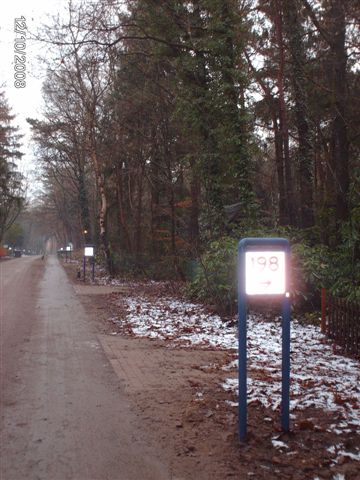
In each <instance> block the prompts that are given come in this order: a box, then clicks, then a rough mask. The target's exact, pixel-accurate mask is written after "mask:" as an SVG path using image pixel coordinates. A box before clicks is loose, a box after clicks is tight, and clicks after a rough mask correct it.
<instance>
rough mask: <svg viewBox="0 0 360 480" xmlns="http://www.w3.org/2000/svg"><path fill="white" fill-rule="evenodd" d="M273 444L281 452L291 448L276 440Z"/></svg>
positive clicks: (272, 440)
mask: <svg viewBox="0 0 360 480" xmlns="http://www.w3.org/2000/svg"><path fill="white" fill-rule="evenodd" d="M271 443H272V446H273V447H274V448H278V449H279V450H282V449H285V450H286V449H288V448H289V446H288V445H286V443H284V442H282V441H281V440H275V439H274V438H272V439H271Z"/></svg>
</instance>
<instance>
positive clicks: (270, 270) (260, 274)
mask: <svg viewBox="0 0 360 480" xmlns="http://www.w3.org/2000/svg"><path fill="white" fill-rule="evenodd" d="M285 292H286V268H285V252H279V251H276V250H273V251H272V250H270V249H269V250H264V251H261V250H257V251H251V250H250V251H246V252H245V293H246V294H247V295H282V294H285Z"/></svg>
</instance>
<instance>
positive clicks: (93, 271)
mask: <svg viewBox="0 0 360 480" xmlns="http://www.w3.org/2000/svg"><path fill="white" fill-rule="evenodd" d="M94 280H95V258H94V257H92V281H93V282H94Z"/></svg>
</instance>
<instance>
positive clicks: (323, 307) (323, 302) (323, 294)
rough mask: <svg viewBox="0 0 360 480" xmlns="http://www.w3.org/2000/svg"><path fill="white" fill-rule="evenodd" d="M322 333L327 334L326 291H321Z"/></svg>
mask: <svg viewBox="0 0 360 480" xmlns="http://www.w3.org/2000/svg"><path fill="white" fill-rule="evenodd" d="M321 333H326V290H325V288H322V289H321Z"/></svg>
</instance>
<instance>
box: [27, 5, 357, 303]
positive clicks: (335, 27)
mask: <svg viewBox="0 0 360 480" xmlns="http://www.w3.org/2000/svg"><path fill="white" fill-rule="evenodd" d="M359 25H360V4H359V2H358V1H357V0H342V1H341V2H339V1H338V0H237V1H235V0H198V1H195V2H188V1H186V2H184V1H179V0H166V1H165V0H127V1H125V2H117V1H114V0H108V1H105V0H104V1H98V2H87V1H83V2H81V1H73V2H70V3H69V9H68V12H67V18H66V19H64V18H62V19H60V18H58V19H55V20H54V23H53V24H51V25H50V24H49V25H47V26H44V27H43V28H42V30H41V31H40V32H39V40H40V41H42V42H45V43H46V44H47V47H48V51H47V55H46V72H47V74H46V78H45V79H44V84H43V96H44V100H45V105H46V107H45V109H44V112H43V115H44V117H43V118H42V119H41V120H39V119H29V122H30V123H31V126H32V130H33V137H34V140H35V142H36V153H37V158H38V163H39V166H40V165H41V172H42V173H41V175H42V180H43V185H44V191H43V196H42V198H41V202H40V204H38V205H37V207H36V208H37V214H38V215H41V218H43V219H44V221H46V222H47V225H48V227H49V229H50V230H49V231H51V232H52V234H53V235H55V236H56V237H57V239H58V243H59V245H66V244H67V243H68V242H69V241H71V242H73V244H74V245H75V247H77V248H80V247H81V246H82V245H83V244H84V243H94V244H96V245H97V251H98V259H99V261H101V259H103V261H104V262H106V265H107V268H108V270H109V273H110V274H112V275H114V274H121V275H130V274H131V275H134V274H137V275H143V276H147V277H152V278H179V279H182V280H185V279H186V280H190V281H191V283H190V287H189V288H190V291H191V293H192V294H193V295H194V296H195V297H197V298H200V299H205V298H210V299H212V300H213V301H214V302H215V303H216V304H217V307H218V308H220V309H222V310H224V311H229V310H231V308H232V305H233V303H234V298H235V283H236V282H235V276H234V268H233V265H234V262H235V261H236V244H237V242H238V240H239V239H241V238H242V237H247V236H272V235H275V236H283V237H286V238H289V239H290V241H291V243H292V249H293V258H294V260H293V270H294V272H295V274H294V285H293V291H294V294H295V295H296V298H297V299H298V301H299V303H303V304H304V301H305V304H307V305H310V306H311V307H314V306H315V305H316V301H317V298H318V297H317V295H318V292H319V289H320V287H323V286H325V287H328V288H331V289H332V291H333V292H334V293H335V294H337V295H340V296H343V297H347V298H350V299H359V298H360V286H359V284H360V158H359V154H360V81H359V78H360V77H359V71H360V40H359V38H360V35H359V33H360V30H359ZM44 61H45V60H44ZM84 232H86V233H84Z"/></svg>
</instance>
